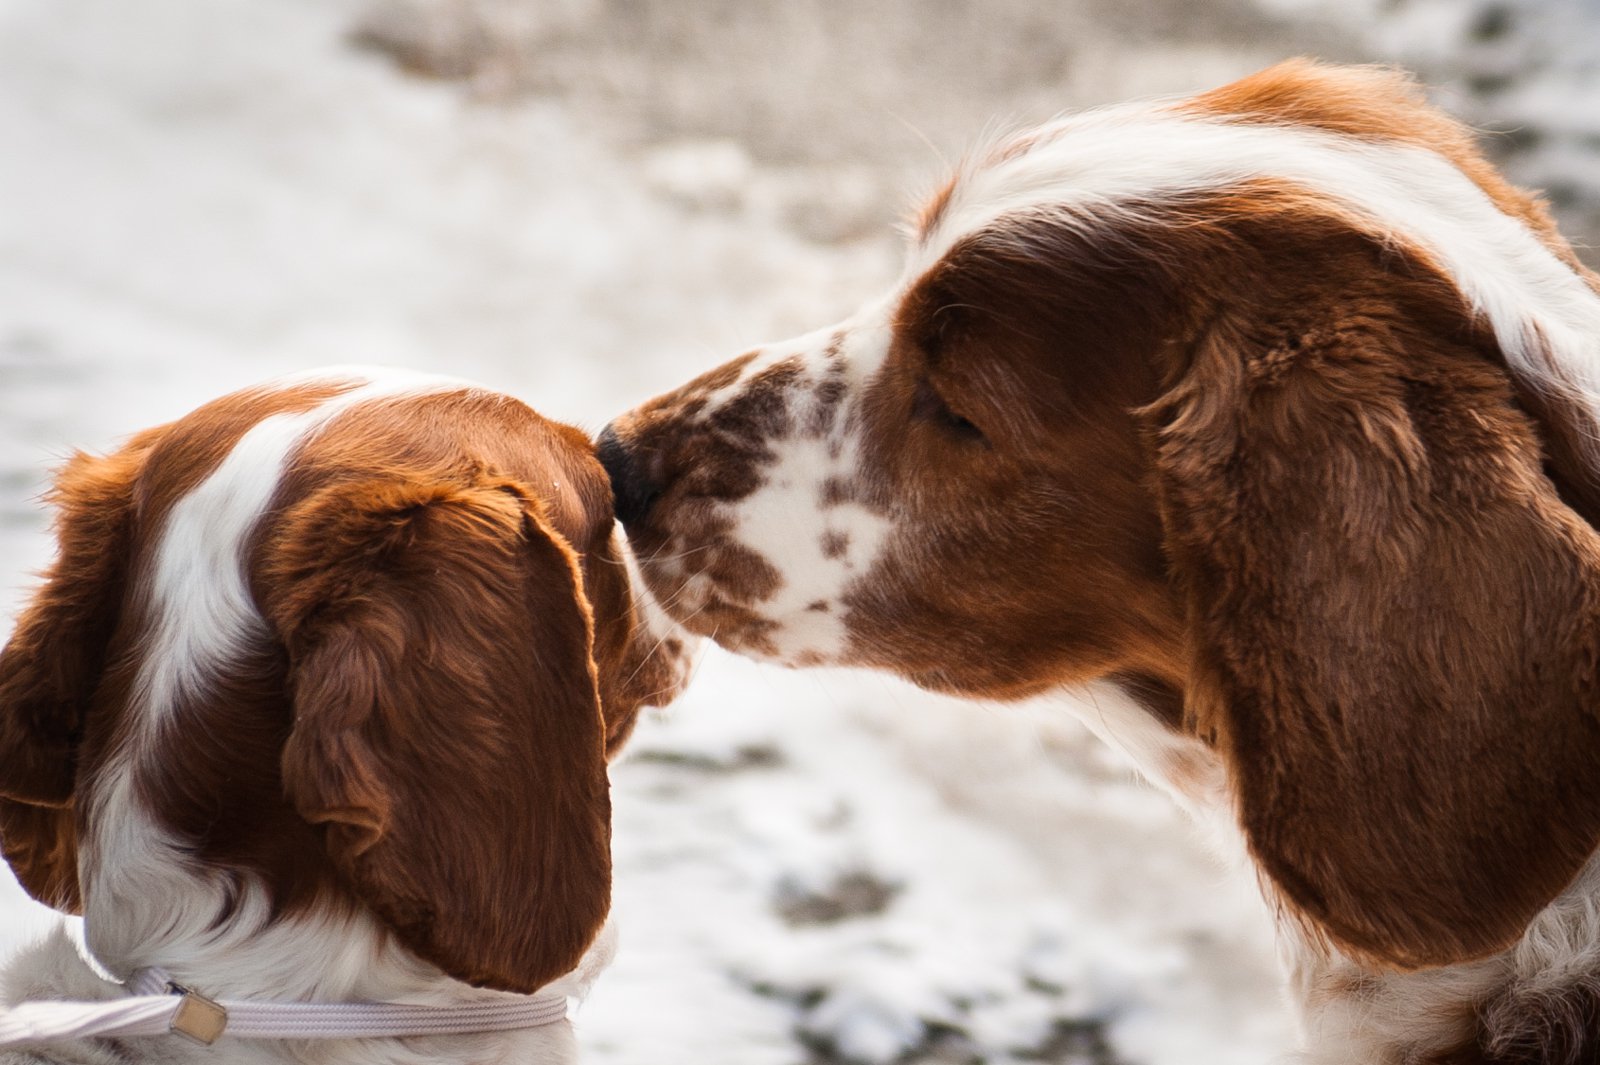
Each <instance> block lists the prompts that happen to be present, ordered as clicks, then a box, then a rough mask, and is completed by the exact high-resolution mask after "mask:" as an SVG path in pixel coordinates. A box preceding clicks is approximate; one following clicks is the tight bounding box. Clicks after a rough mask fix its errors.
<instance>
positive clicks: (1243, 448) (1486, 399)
mask: <svg viewBox="0 0 1600 1065" xmlns="http://www.w3.org/2000/svg"><path fill="white" fill-rule="evenodd" d="M1597 292H1600V285H1597V280H1596V277H1595V275H1593V274H1592V273H1590V272H1588V271H1587V270H1585V269H1584V268H1583V267H1581V266H1580V265H1579V263H1578V261H1577V260H1576V259H1575V257H1574V255H1573V253H1572V251H1571V249H1570V248H1569V246H1568V245H1567V244H1566V243H1565V242H1564V241H1563V240H1562V238H1561V237H1560V236H1559V235H1558V234H1557V233H1556V231H1555V229H1554V228H1553V226H1552V224H1551V222H1550V220H1549V218H1548V216H1547V214H1546V212H1545V210H1544V208H1543V206H1542V205H1541V204H1540V202H1539V201H1538V200H1536V199H1535V198H1533V197H1532V196H1530V195H1528V194H1526V193H1524V192H1521V191H1519V190H1517V189H1515V188H1513V187H1511V186H1510V185H1508V184H1507V183H1506V182H1505V181H1504V180H1503V179H1502V178H1501V177H1500V176H1499V175H1498V174H1497V173H1496V172H1495V170H1494V169H1493V168H1492V167H1491V166H1490V165H1489V164H1488V163H1486V162H1485V161H1484V159H1483V157H1482V156H1481V155H1480V154H1479V152H1478V150H1477V148H1476V146H1475V145H1474V143H1473V141H1472V139H1471V137H1470V136H1469V134H1468V133H1467V131H1466V130H1465V129H1464V128H1463V127H1461V126H1459V125H1457V124H1456V123H1455V122H1453V121H1451V120H1450V119H1448V118H1447V117H1445V116H1444V115H1442V114H1441V113H1439V112H1438V111H1436V110H1434V109H1433V108H1432V107H1430V106H1429V105H1428V104H1427V103H1426V102H1424V100H1423V99H1422V98H1421V96H1420V94H1419V93H1418V92H1417V90H1416V89H1415V88H1414V86H1413V85H1412V84H1411V83H1410V82H1408V81H1407V80H1406V79H1404V78H1403V77H1401V76H1399V75H1396V74H1393V73H1391V72H1387V71H1382V70H1375V69H1369V68H1355V69H1341V68H1331V67H1325V66H1319V65H1315V64H1311V63H1308V62H1303V61H1296V62H1291V63H1287V64H1284V65H1280V66H1277V67H1274V68H1272V69H1269V70H1267V71H1265V72H1263V73H1261V74H1258V75H1256V76H1254V77H1251V78H1247V79H1245V80H1243V81H1241V82H1238V83H1236V84H1232V85H1228V86H1225V87H1223V88H1220V89H1217V90H1215V91H1212V92H1208V93H1206V94H1204V95H1201V96H1198V97H1195V98H1193V99H1188V100H1183V101H1164V102H1156V103H1138V104H1134V105H1130V106H1121V107H1113V108H1109V109H1106V110H1100V111H1094V112H1090V113H1087V114H1083V115H1078V116H1075V117H1069V118H1065V119H1062V120H1059V121H1056V122H1054V123H1051V124H1049V125H1046V126H1044V127H1042V128H1039V129H1035V130H1033V131H1031V132H1028V133H1025V134H1023V135H1020V136H1015V137H1011V138H1009V139H1005V140H1002V141H1000V142H999V143H997V144H994V145H992V146H990V147H988V148H987V149H985V150H983V151H980V152H978V153H976V154H975V155H974V156H972V158H971V161H970V162H969V163H968V164H967V165H966V166H965V167H963V168H962V169H961V170H960V172H959V173H958V174H957V175H956V176H955V177H954V178H952V179H951V180H950V181H949V182H948V184H946V185H945V186H944V187H943V188H942V189H941V190H940V191H939V192H938V194H937V195H936V196H934V197H933V198H932V200H931V201H929V202H928V203H927V204H926V205H925V206H924V207H923V209H922V211H921V214H920V216H919V218H918V219H917V222H916V226H915V234H914V239H913V240H912V244H911V250H910V256H909V262H908V265H907V267H906V270H905V273H904V276H903V277H902V279H901V280H900V281H899V282H898V283H897V284H896V285H895V286H894V287H893V288H892V289H891V290H890V291H889V292H887V293H885V294H884V295H882V296H880V297H878V298H877V299H874V300H872V301H870V302H869V303H867V304H866V305H865V307H864V308H863V309H862V310H861V311H860V312H859V313H857V314H856V315H854V316H853V317H851V318H849V319H847V320H846V321H844V322H842V323H841V324H839V325H835V326H830V327H828V328H825V329H822V330H819V331H818V332H815V333H813V334H810V335H809V336H805V337H801V338H799V339H796V340H791V341H787V342H784V343H780V344H773V345H769V346H767V347H763V348H761V349H759V350H757V351H754V352H751V353H749V354H746V355H744V356H742V357H740V358H738V359H735V360H734V361H732V362H730V363H728V364H727V365H725V366H723V367H721V368H719V369H716V370H713V371H711V372H710V373H708V374H706V375H705V376H703V377H701V378H699V379H697V380H695V381H693V382H691V383H689V384H688V385H686V386H684V387H683V388H681V389H679V390H678V391H676V392H673V393H671V394H669V395H665V396H662V397H660V398H658V399H655V400H653V401H651V402H649V403H646V404H645V405H643V406H642V407H640V408H638V409H637V410H635V411H633V412H631V413H629V414H627V415H625V416H623V417H621V418H619V419H618V420H617V421H616V422H615V423H613V425H612V426H611V427H610V429H609V430H608V431H607V432H606V433H604V434H603V435H602V439H601V457H602V461H604V462H605V463H606V465H607V468H608V469H609V471H610V473H611V476H612V479H613V484H614V486H615V489H616V493H617V497H618V512H619V515H620V516H621V518H622V519H623V521H624V522H625V524H626V526H627V528H628V532H629V535H630V537H631V539H632V540H633V542H634V544H635V546H636V547H637V548H638V549H639V551H640V553H641V555H642V556H643V557H645V558H647V559H654V560H655V561H650V562H647V563H646V565H645V567H644V574H645V577H646V579H647V580H648V582H649V583H650V584H651V585H652V587H653V588H654V589H655V591H656V593H657V595H658V596H660V597H661V599H662V600H663V601H664V602H667V603H670V604H671V610H672V612H673V613H674V614H675V615H676V616H677V617H679V618H680V619H681V620H682V621H683V622H684V623H685V624H686V625H688V626H689V627H691V628H693V629H696V630H699V631H701V632H704V633H709V634H713V635H715V637H716V639H717V640H718V641H720V642H721V643H723V644H725V645H726V646H728V647H729V648H732V649H734V650H737V651H741V652H744V653H746V654H750V655H754V656H757V657H761V658H767V659H773V660H777V661H779V662H784V663H787V664H790V665H797V666H806V665H814V664H843V665H854V666H868V667H873V668H877V669H883V670H889V671H891V672H894V673H897V674H899V675H901V676H903V677H906V678H909V679H910V680H912V681H914V682H916V683H918V684H921V685H923V686H925V687H928V688H932V689H936V690H939V691H944V692H954V693H958V694H962V695H968V696H975V697H984V698H1001V699H1009V698H1016V697H1023V696H1033V695H1038V694H1040V693H1049V692H1056V691H1060V690H1062V689H1065V688H1068V687H1075V686H1079V685H1084V684H1089V683H1095V684H1101V685H1109V686H1113V687H1115V688H1117V689H1120V691H1121V692H1122V693H1123V694H1125V695H1126V696H1128V697H1130V698H1128V699H1125V700H1122V701H1121V702H1120V704H1118V703H1117V701H1116V700H1107V701H1104V702H1102V704H1101V705H1102V707H1103V708H1106V707H1109V706H1112V705H1121V706H1122V707H1123V708H1124V709H1122V710H1121V711H1118V712H1116V713H1115V714H1111V715H1110V716H1108V717H1105V718H1101V717H1098V716H1096V717H1092V718H1090V719H1089V720H1088V722H1087V723H1088V724H1089V725H1090V727H1092V728H1095V729H1096V730H1097V731H1099V732H1101V733H1102V734H1104V735H1105V737H1106V738H1107V739H1108V740H1110V741H1111V742H1112V743H1115V744H1118V745H1120V746H1121V747H1123V748H1124V749H1126V750H1127V752H1128V753H1129V754H1130V755H1131V756H1132V758H1133V759H1134V760H1135V761H1136V762H1137V763H1138V764H1139V765H1140V766H1141V767H1142V769H1143V771H1144V772H1145V773H1146V774H1147V775H1148V776H1149V777H1150V778H1151V779H1152V780H1154V781H1156V782H1158V783H1160V784H1161V785H1163V786H1164V787H1165V788H1166V789H1167V790H1169V791H1170V792H1171V793H1172V794H1173V795H1174V796H1176V797H1177V798H1178V799H1179V801H1181V802H1182V803H1183V804H1184V805H1185V806H1187V807H1188V808H1189V809H1190V810H1192V811H1194V812H1195V813H1197V814H1198V815H1200V816H1201V817H1203V818H1207V819H1214V820H1216V821H1218V822H1221V823H1223V824H1224V825H1225V826H1226V828H1227V830H1228V831H1229V833H1231V834H1232V836H1233V838H1235V839H1242V841H1243V842H1244V844H1245V845H1246V846H1247V851H1248V854H1249V856H1250V858H1251V859H1253V861H1254V862H1255V864H1256V866H1257V868H1258V869H1259V871H1260V874H1261V881H1262V884H1263V888H1264V890H1265V894H1266V896H1267V900H1268V903H1269V905H1271V906H1272V907H1273V908H1274V910H1275V911H1276V912H1277V913H1278V914H1280V916H1281V920H1280V926H1281V933H1282V942H1283V946H1284V955H1285V957H1286V959H1287V967H1288V972H1289V982H1290V986H1291V989H1292V994H1293V998H1294V999H1295V1000H1296V1002H1297V1003H1298V1005H1299V1008H1300V1011H1301V1014H1302V1016H1303V1019H1304V1022H1305V1029H1306V1043H1307V1046H1308V1048H1309V1051H1310V1056H1311V1058H1312V1059H1314V1060H1316V1061H1318V1062H1350V1061H1360V1062H1397V1063H1398V1062H1406V1063H1412V1065H1420V1063H1423V1062H1428V1063H1435V1065H1438V1063H1451V1065H1469V1063H1472V1065H1482V1063H1488V1062H1495V1063H1509V1062H1578V1061H1584V1062H1590V1061H1595V1060H1600V863H1597V862H1596V860H1595V854H1596V843H1597V840H1600V786H1597V781H1600V714H1597V711H1600V536H1597V535H1596V531H1595V523H1596V521H1600V476H1597V475H1600V452H1597V447H1600V294H1597Z"/></svg>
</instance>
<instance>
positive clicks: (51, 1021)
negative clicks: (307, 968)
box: [0, 967, 567, 1047]
mask: <svg viewBox="0 0 1600 1065" xmlns="http://www.w3.org/2000/svg"><path fill="white" fill-rule="evenodd" d="M127 988H128V990H129V991H130V992H131V993H132V997H130V998H123V999H116V1000H113V1001H110V1002H28V1003H24V1004H22V1005H19V1006H16V1007H13V1008H12V1009H10V1010H0V1047H8V1046H19V1045H24V1044H33V1043H46V1042H60V1041H61V1040H64V1039H85V1038H92V1037H102V1038H114V1037H129V1036H160V1035H169V1034H176V1035H182V1036H185V1037H187V1038H189V1039H192V1040H195V1041H196V1042H200V1043H207V1044H209V1043H213V1042H215V1041H216V1040H217V1039H218V1038H219V1037H221V1036H222V1035H223V1034H227V1035H230V1036H233V1037H234V1038H237V1039H394V1038H402V1037H410V1036H423V1035H466V1034H470V1033H474V1032H509V1031H517V1030H520V1029H524V1028H542V1027H544V1026H545V1025H549V1024H555V1023H556V1022H558V1021H561V1020H565V1019H566V1016H567V997H566V996H565V995H562V994H556V993H554V992H541V993H539V994H535V995H526V996H518V997H516V998H506V999H494V1000H489V1001H484V1002H465V1003H462V1004H460V1005H457V1006H411V1005H406V1004H404V1003H399V1002H341V1003H316V1002H248V1001H240V1000H235V999H224V1000H222V1001H213V1000H211V999H208V998H206V997H205V996H204V995H200V994H197V993H196V992H194V991H191V990H189V989H188V988H185V987H182V986H180V985H178V984H175V983H173V982H172V980H171V978H170V977H168V975H167V973H166V972H165V971H164V970H162V969H158V968H153V967H152V968H148V969H139V970H136V971H135V972H134V974H133V975H132V976H131V977H129V979H128V983H127Z"/></svg>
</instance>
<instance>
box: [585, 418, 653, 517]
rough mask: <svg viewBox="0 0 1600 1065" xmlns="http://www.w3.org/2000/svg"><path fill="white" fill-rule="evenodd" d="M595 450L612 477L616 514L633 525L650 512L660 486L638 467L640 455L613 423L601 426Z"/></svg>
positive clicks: (607, 474)
mask: <svg viewBox="0 0 1600 1065" xmlns="http://www.w3.org/2000/svg"><path fill="white" fill-rule="evenodd" d="M595 453H596V454H597V455H598V456H599V457H600V465H602V466H604V467H605V468H606V476H608V477H610V478H611V496H612V499H613V501H614V502H615V505H616V508H617V518H618V519H619V520H620V521H621V522H622V524H623V525H627V526H632V525H633V524H634V523H636V522H638V521H640V520H641V519H642V518H643V517H644V516H645V515H646V514H648V513H649V512H650V508H651V506H653V505H654V504H655V501H656V497H657V496H659V495H660V494H661V489H660V488H659V487H658V486H656V485H654V484H651V483H650V479H649V478H648V477H646V476H645V475H644V472H643V471H642V470H640V468H639V466H640V463H639V462H638V460H637V456H635V455H634V453H633V451H632V450H631V449H630V448H629V447H628V445H627V444H624V443H623V442H622V438H621V437H620V436H618V435H617V432H616V430H615V429H613V428H612V427H611V426H609V425H608V426H606V427H605V428H604V429H602V430H600V438H599V439H598V440H596V441H595Z"/></svg>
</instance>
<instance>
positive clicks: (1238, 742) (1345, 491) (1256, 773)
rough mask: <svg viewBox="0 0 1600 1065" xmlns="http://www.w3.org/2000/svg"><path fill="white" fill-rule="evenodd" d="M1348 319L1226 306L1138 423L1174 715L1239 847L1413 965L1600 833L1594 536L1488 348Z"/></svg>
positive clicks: (1433, 327) (1543, 896) (1450, 944)
mask: <svg viewBox="0 0 1600 1065" xmlns="http://www.w3.org/2000/svg"><path fill="white" fill-rule="evenodd" d="M1361 310H1362V313H1361V314H1359V315H1357V314H1348V315H1347V316H1345V317H1343V318H1340V317H1339V316H1337V315H1334V314H1332V313H1331V312H1327V313H1325V314H1324V315H1322V316H1321V317H1320V319H1319V320H1316V321H1313V322H1311V323H1309V327H1308V328H1304V329H1295V330H1293V331H1292V333H1289V334H1287V335H1283V334H1280V335H1282V339H1281V340H1274V339H1272V338H1270V337H1264V336H1263V335H1262V333H1263V332H1264V330H1262V329H1261V327H1260V324H1259V322H1256V323H1254V324H1252V323H1250V322H1247V321H1245V320H1243V319H1242V318H1238V319H1235V318H1231V317H1228V316H1224V317H1223V318H1222V319H1221V320H1219V321H1217V322H1215V323H1213V325H1212V326H1211V327H1210V329H1209V331H1208V332H1207V333H1206V334H1205V336H1204V338H1203V339H1202V340H1201V341H1200V342H1199V343H1198V344H1197V345H1196V347H1195V348H1194V350H1193V351H1192V352H1191V353H1190V356H1189V359H1188V362H1187V365H1186V367H1185V368H1184V369H1183V370H1182V372H1181V374H1180V376H1179V378H1178V379H1177V381H1176V384H1175V385H1174V387H1173V388H1172V390H1171V392H1170V393H1169V394H1168V395H1167V396H1166V397H1165V398H1164V399H1163V401H1162V402H1161V403H1159V404H1157V405H1156V406H1155V407H1153V408H1152V410H1151V413H1152V414H1154V415H1155V416H1156V426H1155V433H1156V437H1155V440H1156V449H1157V467H1158V481H1159V491H1160V496H1161V504H1162V507H1163V512H1164V520H1165V522H1166V528H1167V536H1168V550H1169V553H1170V558H1171V562H1172V565H1173V568H1174V571H1175V573H1176V575H1177V577H1178V580H1179V582H1180V584H1181V585H1182V586H1183V588H1184V590H1185V592H1186V594H1187V602H1188V606H1187V609H1188V616H1189V626H1190V632H1191V646H1192V654H1193V664H1192V670H1193V678H1192V689H1191V692H1190V697H1189V706H1188V713H1189V715H1190V723H1191V725H1192V726H1193V727H1194V728H1196V729H1197V730H1198V732H1199V733H1200V735H1201V736H1203V737H1205V738H1208V739H1211V740H1213V741H1214V742H1215V743H1216V744H1217V746H1218V749H1219V750H1220V751H1221V753H1222V754H1223V756H1224V758H1225V760H1226V762H1227V764H1228V766H1229V769H1230V773H1231V776H1232V782H1233V786H1234V788H1235V791H1236V801H1237V806H1238V815H1239V818H1240V821H1241V824H1242V826H1243V829H1244V831H1245V834H1246V836H1247V838H1248V842H1249V845H1250V849H1251V851H1252V853H1253V854H1254V856H1255V857H1256V859H1257V860H1258V861H1259V863H1260V866H1261V868H1262V869H1263V870H1264V871H1265V872H1266V874H1267V875H1268V876H1269V877H1270V880H1271V882H1272V883H1273V885H1275V887H1276V888H1277V889H1278V892H1279V893H1280V895H1281V897H1282V898H1283V899H1285V900H1286V901H1287V902H1288V904H1289V906H1290V909H1291V912H1294V913H1297V914H1298V915H1299V916H1300V917H1301V918H1302V919H1309V922H1308V923H1309V924H1310V926H1311V927H1312V928H1313V929H1314V930H1318V931H1320V932H1321V933H1323V934H1325V935H1326V936H1327V937H1329V938H1330V939H1332V940H1333V941H1334V942H1335V943H1336V944H1337V945H1339V946H1340V947H1342V948H1344V949H1345V950H1347V951H1350V952H1352V953H1354V954H1356V955H1357V956H1361V957H1365V958H1367V959H1369V960H1376V961H1379V962H1382V963H1387V964H1389V965H1394V966H1399V967H1418V966H1427V965H1434V964H1445V963H1450V962H1456V961H1460V960H1464V959H1469V958H1474V957H1479V956H1483V955H1486V954H1488V953H1491V952H1494V951H1496V950H1499V949H1502V948H1504V947H1506V946H1508V945H1509V944H1511V943H1513V942H1514V941H1515V940H1516V939H1517V938H1518V936H1519V934H1520V933H1521V932H1522V930H1523V929H1524V928H1525V926H1526V925H1527V923H1528V921H1529V920H1530V919H1531V918H1532V917H1533V915H1534V914H1535V913H1537V912H1538V911H1539V910H1540V909H1541V908H1542V907H1543V906H1544V905H1545V904H1546V903H1547V902H1548V901H1549V900H1550V899H1551V898H1552V897H1553V896H1555V895H1556V894H1558V893H1559V892H1560V891H1561V890H1562V889H1563V888H1564V887H1565V886H1566V885H1567V884H1568V883H1569V881H1570V880H1571V879H1572V878H1573V877H1574V876H1575V874H1576V873H1577V872H1578V870H1579V869H1580V868H1582V866H1583V865H1584V863H1585V862H1586V861H1587V860H1588V858H1589V857H1590V855H1591V853H1592V852H1593V850H1594V848H1595V844H1596V840H1597V838H1600V788H1597V787H1596V786H1595V780H1596V774H1597V772H1600V718H1597V712H1600V676H1597V670H1600V540H1597V537H1596V535H1595V533H1594V531H1593V530H1592V529H1591V528H1590V527H1589V526H1588V525H1587V524H1585V523H1584V522H1583V521H1582V520H1581V519H1580V518H1579V517H1578V516H1577V515H1576V514H1574V513H1573V512H1572V511H1571V510H1570V509H1568V507H1567V506H1566V505H1564V504H1563V502H1562V500H1561V499H1560V498H1559V496H1558V494H1557V491H1556V489H1555V486H1554V485H1553V484H1552V483H1551V482H1550V480H1549V479H1548V478H1547V477H1546V476H1545V474H1544V472H1543V470H1542V468H1541V452H1540V442H1539V438H1538V435H1537V433H1536V427H1535V425H1534V424H1533V423H1532V422H1531V421H1530V420H1529V419H1528V417H1527V416H1526V414H1525V413H1523V412H1522V411H1521V410H1520V409H1519V408H1518V407H1517V405H1516V403H1515V401H1514V399H1513V397H1512V392H1511V388H1510V384H1509V381H1508V380H1507V377H1506V375H1505V373H1504V372H1503V371H1502V370H1501V369H1500V368H1499V367H1498V366H1497V365H1495V363H1494V361H1493V359H1492V358H1491V356H1492V354H1493V352H1492V351H1490V352H1488V353H1487V354H1486V353H1485V351H1484V350H1482V345H1483V344H1484V341H1482V340H1481V338H1480V339H1477V340H1472V339H1470V338H1471V337H1472V336H1473V334H1471V333H1470V331H1469V330H1467V329H1466V328H1464V327H1459V326H1458V327H1456V328H1454V329H1453V330H1447V329H1445V328H1442V327H1441V325H1440V323H1439V322H1424V321H1421V320H1420V319H1419V317H1418V316H1415V315H1406V314H1402V313H1400V312H1399V311H1398V310H1397V308H1396V307H1394V306H1392V305H1385V304H1384V303H1383V302H1382V301H1381V300H1379V301H1374V302H1372V303H1371V305H1369V306H1366V307H1363V308H1362V309H1361ZM1444 337H1452V338H1453V339H1451V340H1448V341H1447V340H1444V339H1442V338H1444ZM1474 344H1476V345H1479V346H1478V347H1476V348H1475V347H1474V346H1473V345H1474Z"/></svg>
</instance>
